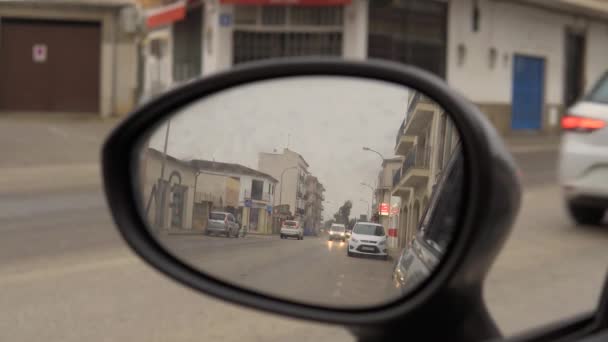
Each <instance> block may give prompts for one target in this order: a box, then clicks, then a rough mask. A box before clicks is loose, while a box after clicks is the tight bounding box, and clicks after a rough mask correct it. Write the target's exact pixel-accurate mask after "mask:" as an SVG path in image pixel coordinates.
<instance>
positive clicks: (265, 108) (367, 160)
mask: <svg viewBox="0 0 608 342" xmlns="http://www.w3.org/2000/svg"><path fill="white" fill-rule="evenodd" d="M408 93H409V92H408V90H407V88H404V87H402V86H396V85H393V84H389V83H384V82H379V81H373V80H365V79H356V78H346V77H297V78H295V77H294V78H285V79H279V80H272V81H264V82H257V83H252V84H249V85H246V86H240V87H238V88H234V89H231V90H226V91H223V92H221V93H219V94H216V95H213V96H210V97H207V98H205V99H203V100H199V101H197V102H195V103H193V104H191V105H189V106H188V107H186V108H184V109H182V110H181V111H179V112H176V113H175V115H174V116H173V117H172V118H171V128H170V133H169V138H168V146H167V152H168V154H169V155H172V156H174V157H176V158H179V159H183V160H190V159H207V160H215V161H221V162H229V163H238V164H242V165H245V166H247V167H250V168H254V169H258V153H259V152H274V151H276V152H278V153H280V152H282V151H283V149H284V148H285V147H289V149H291V150H293V151H295V152H298V153H300V154H301V155H302V156H303V157H304V159H305V160H306V161H307V162H308V164H309V165H310V167H309V169H308V171H309V172H311V173H312V174H313V175H314V176H316V177H318V178H319V181H320V182H322V183H323V184H324V186H325V188H326V192H325V198H326V202H325V203H324V206H325V208H326V211H325V212H324V217H325V219H328V218H330V217H331V216H332V215H333V213H335V212H336V211H337V209H338V207H339V206H340V205H341V204H342V203H343V202H344V201H345V200H347V199H350V200H352V201H353V210H352V211H351V217H355V216H356V217H358V215H360V214H367V212H368V208H367V207H366V206H367V204H366V203H363V202H361V201H360V199H365V200H367V201H370V200H371V196H372V194H371V190H370V189H369V188H367V187H364V186H361V185H360V183H361V182H367V183H369V184H371V185H372V186H375V185H376V181H377V175H378V172H379V171H380V162H381V160H380V157H379V156H378V155H376V154H374V153H372V152H366V151H363V150H362V147H363V146H369V147H371V148H373V149H376V150H377V151H379V152H380V153H382V154H383V155H384V156H385V157H386V158H389V157H392V156H393V150H394V146H395V136H396V134H397V130H398V128H399V126H400V124H401V122H402V120H403V119H404V118H405V113H406V105H407V100H408ZM164 137H165V127H159V128H158V130H157V131H156V132H155V134H154V135H153V136H152V138H151V141H150V147H152V148H155V149H158V150H162V149H163V142H164Z"/></svg>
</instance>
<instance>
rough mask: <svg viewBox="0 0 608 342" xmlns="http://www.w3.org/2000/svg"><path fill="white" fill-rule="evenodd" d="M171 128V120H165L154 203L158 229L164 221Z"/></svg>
mask: <svg viewBox="0 0 608 342" xmlns="http://www.w3.org/2000/svg"><path fill="white" fill-rule="evenodd" d="M170 129H171V120H168V121H167V129H166V130H165V142H164V145H163V156H162V159H161V164H160V178H159V179H158V185H157V189H158V193H159V194H160V196H157V197H156V198H157V199H158V200H157V205H156V226H157V227H158V229H162V228H163V223H164V222H165V210H164V208H165V203H166V202H167V196H166V193H167V191H166V189H165V181H164V179H165V167H166V164H167V147H168V145H169V130H170Z"/></svg>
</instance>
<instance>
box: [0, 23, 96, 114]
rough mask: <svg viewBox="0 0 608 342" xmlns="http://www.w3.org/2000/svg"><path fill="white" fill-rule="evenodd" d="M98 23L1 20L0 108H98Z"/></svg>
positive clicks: (69, 110) (79, 110)
mask: <svg viewBox="0 0 608 342" xmlns="http://www.w3.org/2000/svg"><path fill="white" fill-rule="evenodd" d="M100 32H101V31H100V25H99V24H98V23H84V22H63V21H41V20H18V19H6V18H3V19H2V21H1V22H0V75H2V76H1V77H0V110H4V111H49V112H93V113H98V112H99V78H100V76H99V73H100V72H99V69H100V66H99V64H100V58H101V57H100V55H101V41H100V39H101V33H100Z"/></svg>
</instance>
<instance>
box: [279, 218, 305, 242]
mask: <svg viewBox="0 0 608 342" xmlns="http://www.w3.org/2000/svg"><path fill="white" fill-rule="evenodd" d="M293 222H295V225H294V226H291V225H290V224H292V223H293ZM281 236H288V237H297V238H299V239H300V238H303V237H304V228H302V225H301V224H300V222H298V221H291V220H289V221H285V222H283V224H282V225H281Z"/></svg>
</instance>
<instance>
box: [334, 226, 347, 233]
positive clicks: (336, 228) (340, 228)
mask: <svg viewBox="0 0 608 342" xmlns="http://www.w3.org/2000/svg"><path fill="white" fill-rule="evenodd" d="M331 230H332V231H334V232H343V231H344V227H341V226H333V227H331Z"/></svg>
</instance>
